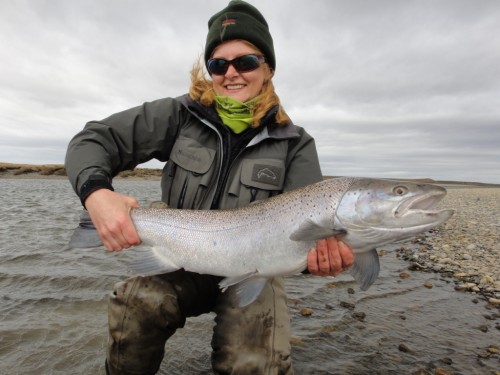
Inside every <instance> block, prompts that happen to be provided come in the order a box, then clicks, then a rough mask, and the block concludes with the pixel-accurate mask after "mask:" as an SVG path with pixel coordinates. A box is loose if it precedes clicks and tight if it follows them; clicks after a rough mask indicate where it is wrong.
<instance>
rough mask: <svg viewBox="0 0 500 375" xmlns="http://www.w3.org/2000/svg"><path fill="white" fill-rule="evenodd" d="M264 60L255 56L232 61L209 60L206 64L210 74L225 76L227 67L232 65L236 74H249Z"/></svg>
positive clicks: (264, 59)
mask: <svg viewBox="0 0 500 375" xmlns="http://www.w3.org/2000/svg"><path fill="white" fill-rule="evenodd" d="M265 61H266V58H265V57H264V56H257V55H243V56H240V57H237V58H235V59H232V60H225V59H210V60H208V62H207V69H208V71H209V72H210V74H215V75H216V76H221V75H223V74H226V72H227V70H228V69H229V65H232V66H233V67H234V69H236V71H237V72H238V73H245V72H251V71H252V70H255V69H257V68H258V67H259V66H260V64H262V63H264V62H265Z"/></svg>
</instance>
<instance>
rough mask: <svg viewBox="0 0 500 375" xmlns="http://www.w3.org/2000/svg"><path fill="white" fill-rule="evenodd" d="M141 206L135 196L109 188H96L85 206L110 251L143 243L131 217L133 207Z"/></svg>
mask: <svg viewBox="0 0 500 375" xmlns="http://www.w3.org/2000/svg"><path fill="white" fill-rule="evenodd" d="M139 207H140V206H139V203H138V202H137V201H136V200H135V199H134V198H133V197H130V196H127V195H122V194H119V193H115V192H114V191H111V190H108V189H99V190H96V191H94V192H93V193H92V194H90V195H89V196H88V198H87V199H86V200H85V208H86V209H87V211H88V212H89V214H90V218H91V219H92V222H93V223H94V226H95V227H96V229H97V232H98V233H99V236H100V237H101V240H102V242H103V244H104V246H105V247H106V249H108V250H109V251H119V250H123V249H128V248H129V247H131V246H134V245H139V244H140V243H141V240H140V239H139V235H138V234H137V231H136V229H135V226H134V223H133V222H132V218H131V217H130V211H131V210H132V208H139Z"/></svg>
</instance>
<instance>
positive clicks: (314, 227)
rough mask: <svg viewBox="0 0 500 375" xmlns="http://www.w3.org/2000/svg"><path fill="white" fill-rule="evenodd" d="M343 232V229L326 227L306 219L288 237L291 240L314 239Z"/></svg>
mask: <svg viewBox="0 0 500 375" xmlns="http://www.w3.org/2000/svg"><path fill="white" fill-rule="evenodd" d="M345 233H346V232H345V230H343V229H334V228H328V227H325V226H322V225H319V224H317V223H315V222H314V221H312V220H306V221H304V222H303V223H302V224H300V226H299V228H298V229H297V230H296V231H294V232H293V233H292V234H291V235H290V239H291V240H292V241H316V240H322V239H325V238H328V237H334V236H338V235H340V234H345Z"/></svg>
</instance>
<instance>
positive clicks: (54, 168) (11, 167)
mask: <svg viewBox="0 0 500 375" xmlns="http://www.w3.org/2000/svg"><path fill="white" fill-rule="evenodd" d="M161 174H162V169H153V168H135V169H134V170H128V171H123V172H120V173H119V174H118V175H117V176H115V177H114V178H127V179H139V180H158V181H160V180H161ZM332 177H336V176H324V178H325V179H327V178H332ZM2 178H12V179H22V178H25V179H26V178H32V179H39V178H47V179H54V178H59V179H64V178H67V177H66V170H65V169H64V165H63V164H20V163H19V164H18V163H5V162H0V179H2ZM394 180H401V181H411V182H422V183H429V184H436V185H441V186H444V187H491V188H500V184H490V183H483V182H466V181H444V180H433V179H431V178H394Z"/></svg>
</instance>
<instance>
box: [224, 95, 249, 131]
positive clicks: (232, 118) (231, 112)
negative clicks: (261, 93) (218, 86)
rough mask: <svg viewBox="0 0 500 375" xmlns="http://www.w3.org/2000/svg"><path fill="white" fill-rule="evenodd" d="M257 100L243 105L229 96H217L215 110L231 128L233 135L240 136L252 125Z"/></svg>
mask: <svg viewBox="0 0 500 375" xmlns="http://www.w3.org/2000/svg"><path fill="white" fill-rule="evenodd" d="M254 104H255V100H249V101H248V102H245V103H242V102H240V101H239V100H236V99H233V98H230V97H229V96H216V97H215V109H216V110H217V113H218V114H219V116H220V118H221V120H222V122H223V123H224V125H226V126H227V127H229V128H230V129H231V130H232V131H233V133H235V134H240V133H241V132H242V131H244V130H246V129H248V128H249V127H250V125H252V121H253V113H252V108H253V106H254Z"/></svg>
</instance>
